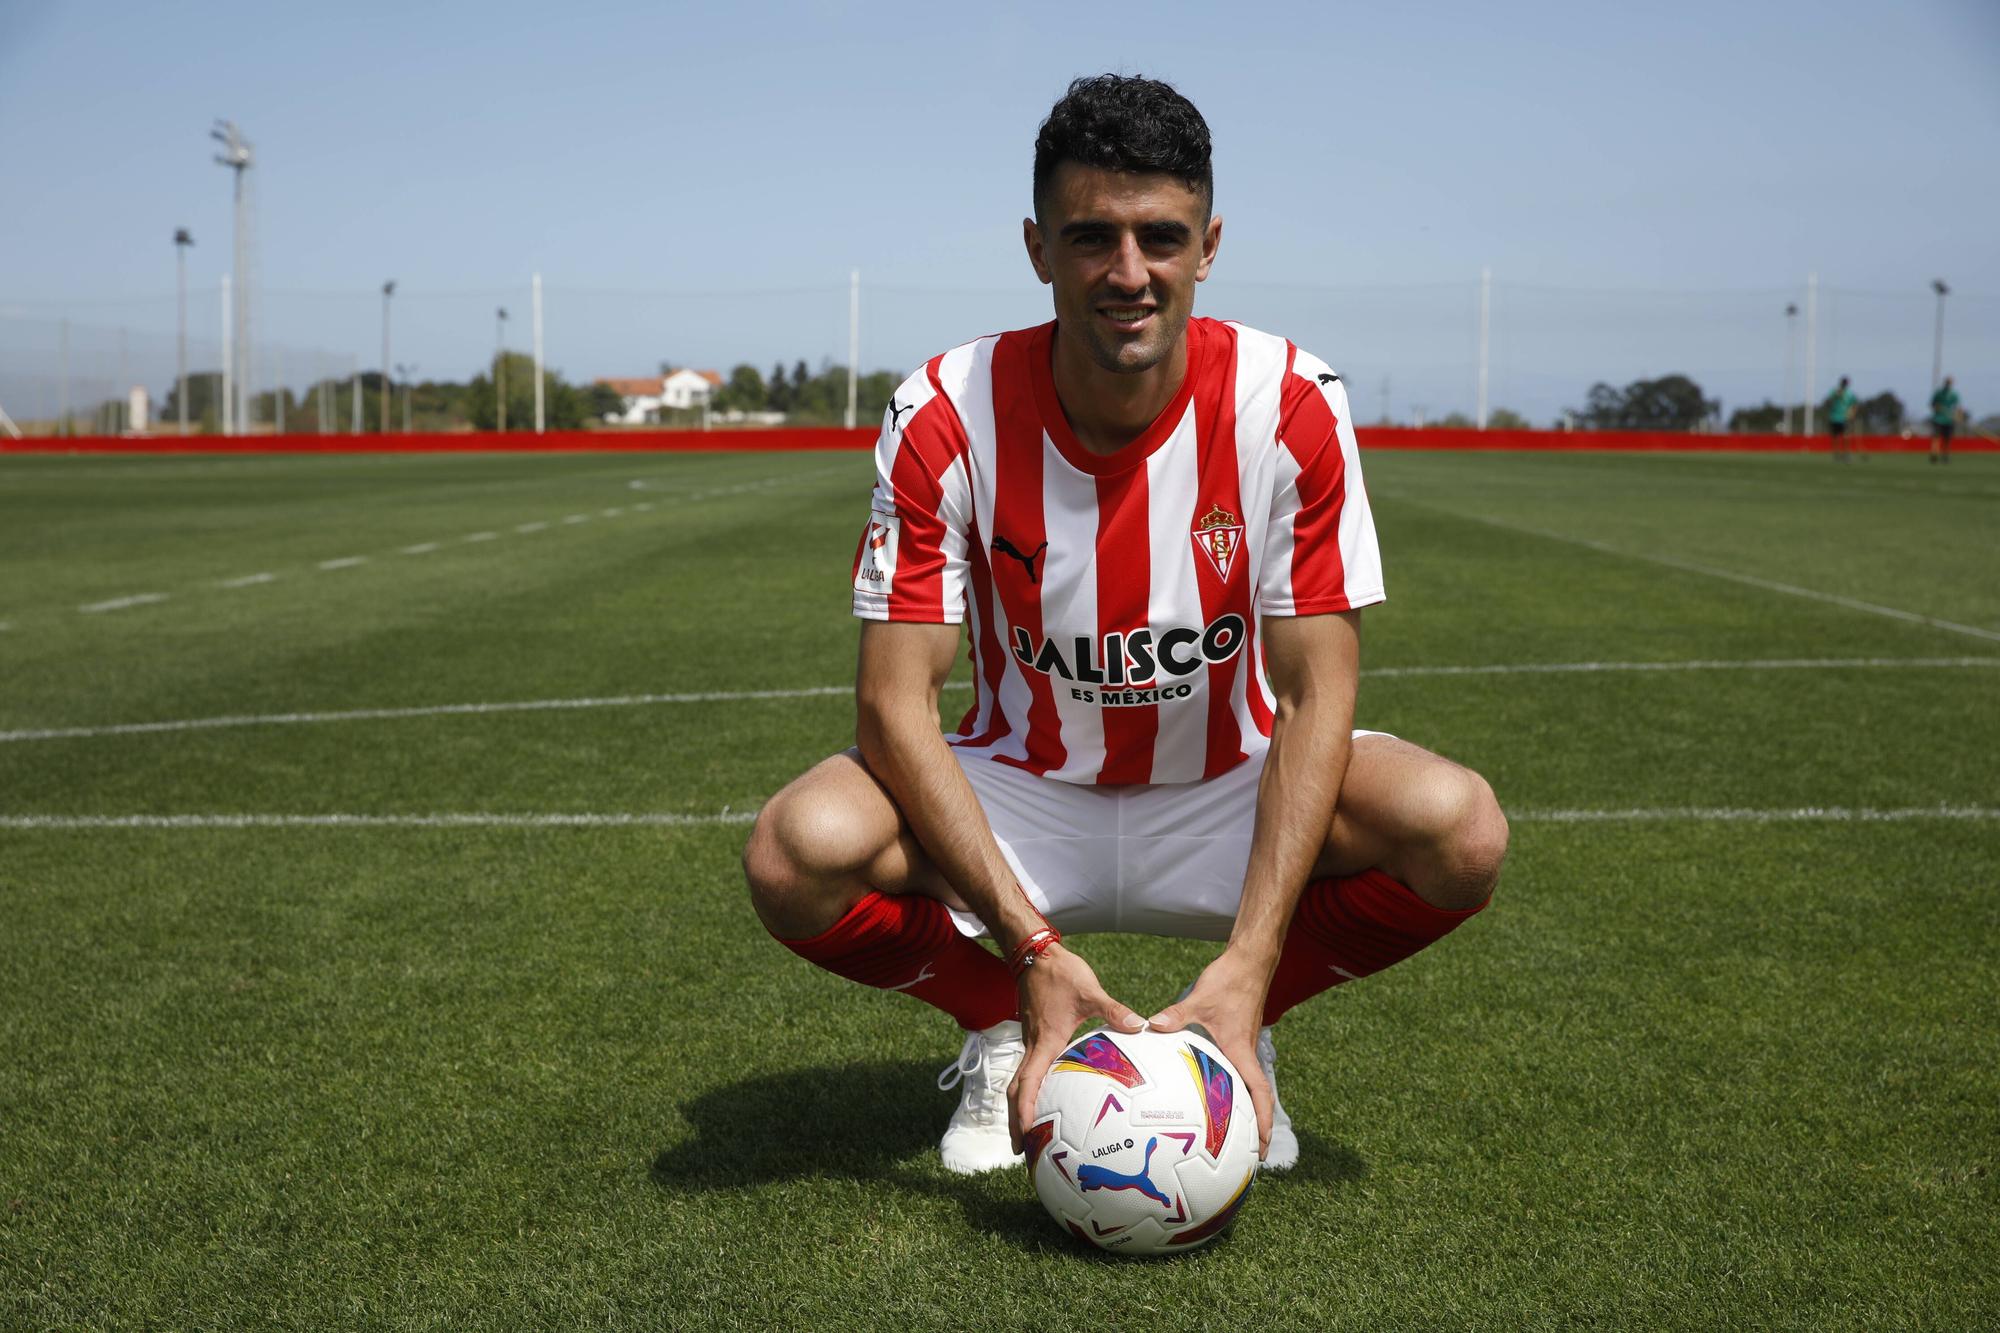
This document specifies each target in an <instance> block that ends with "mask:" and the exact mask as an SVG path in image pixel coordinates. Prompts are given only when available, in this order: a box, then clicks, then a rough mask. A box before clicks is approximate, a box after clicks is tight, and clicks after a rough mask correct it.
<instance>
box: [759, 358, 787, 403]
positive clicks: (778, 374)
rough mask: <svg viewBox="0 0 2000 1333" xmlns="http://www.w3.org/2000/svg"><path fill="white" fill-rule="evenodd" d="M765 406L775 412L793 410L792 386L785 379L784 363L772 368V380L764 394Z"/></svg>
mask: <svg viewBox="0 0 2000 1333" xmlns="http://www.w3.org/2000/svg"><path fill="white" fill-rule="evenodd" d="M764 405H765V406H766V407H768V408H770V410H771V411H773V412H789V411H790V410H791V407H792V386H791V383H790V381H788V380H787V379H786V378H785V363H784V362H782V361H780V362H778V363H777V364H775V365H773V366H772V367H771V380H770V384H769V387H768V388H766V390H765V393H764Z"/></svg>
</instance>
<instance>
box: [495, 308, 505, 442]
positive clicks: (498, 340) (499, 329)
mask: <svg viewBox="0 0 2000 1333" xmlns="http://www.w3.org/2000/svg"><path fill="white" fill-rule="evenodd" d="M493 401H494V404H495V406H497V407H498V408H499V409H500V415H499V418H498V421H499V434H502V435H505V434H506V433H507V307H506V306H504V305H503V306H501V307H500V308H499V309H498V310H496V311H494V312H493Z"/></svg>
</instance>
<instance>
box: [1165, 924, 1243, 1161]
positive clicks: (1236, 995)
mask: <svg viewBox="0 0 2000 1333" xmlns="http://www.w3.org/2000/svg"><path fill="white" fill-rule="evenodd" d="M1270 987H1271V973H1270V969H1269V968H1265V967H1260V966H1258V965H1256V964H1255V963H1252V962H1250V961H1249V960H1247V959H1245V958H1244V957H1243V956H1242V955H1240V954H1237V953H1233V952H1231V951H1230V950H1228V949H1224V950H1223V951H1222V953H1221V955H1220V956H1219V957H1217V958H1216V960H1215V961H1214V962H1212V963H1210V964H1209V965H1208V966H1207V967H1205V968H1203V969H1202V973H1201V976H1199V977H1198V978H1196V979H1195V983H1194V989H1193V990H1191V991H1189V992H1188V996H1187V998H1186V999H1185V1000H1181V1001H1180V1002H1178V1003H1176V1004H1170V1005H1168V1006H1167V1007H1166V1008H1165V1009H1162V1010H1161V1011H1160V1012H1159V1013H1157V1014H1155V1015H1153V1017H1152V1019H1151V1020H1150V1021H1149V1024H1148V1025H1149V1026H1150V1027H1151V1028H1152V1029H1153V1031H1155V1032H1178V1031H1180V1030H1181V1029H1182V1028H1184V1027H1187V1026H1189V1025H1191V1024H1198V1025H1200V1026H1201V1027H1202V1028H1204V1029H1206V1030H1207V1032H1208V1035H1209V1037H1210V1039H1211V1040H1213V1041H1214V1042H1215V1044H1216V1045H1217V1046H1218V1047H1220V1048H1221V1050H1222V1053H1223V1054H1224V1055H1226V1056H1228V1057H1229V1063H1231V1064H1233V1065H1235V1066H1236V1071H1237V1072H1238V1073H1239V1074H1241V1075H1243V1086H1244V1087H1246V1088H1248V1089H1249V1090H1250V1104H1251V1105H1252V1106H1254V1107H1255V1108H1256V1110H1257V1156H1258V1158H1259V1159H1260V1160H1261V1159H1262V1158H1263V1156H1264V1153H1265V1151H1266V1150H1268V1149H1269V1148H1270V1146H1271V1086H1270V1084H1268V1083H1266V1082H1265V1081H1264V1069H1263V1066H1261V1065H1259V1064H1258V1063H1257V1030H1258V1028H1260V1027H1262V1026H1263V1022H1264V996H1265V993H1266V992H1267V991H1268V990H1269V989H1270Z"/></svg>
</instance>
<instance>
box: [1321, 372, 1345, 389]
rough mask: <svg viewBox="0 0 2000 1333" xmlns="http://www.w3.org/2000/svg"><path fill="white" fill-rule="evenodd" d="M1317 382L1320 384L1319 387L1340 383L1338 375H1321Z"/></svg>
mask: <svg viewBox="0 0 2000 1333" xmlns="http://www.w3.org/2000/svg"><path fill="white" fill-rule="evenodd" d="M1319 382H1320V385H1321V387H1325V386H1326V385H1329V384H1338V383H1340V376H1338V375H1321V376H1320V377H1319Z"/></svg>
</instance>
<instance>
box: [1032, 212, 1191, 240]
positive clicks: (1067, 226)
mask: <svg viewBox="0 0 2000 1333" xmlns="http://www.w3.org/2000/svg"><path fill="white" fill-rule="evenodd" d="M1115 230H1117V228H1116V227H1115V226H1114V225H1113V224H1112V223H1110V222H1106V221H1104V220H1103V219H1101V218H1078V219H1077V220H1076V221H1074V222H1065V223H1064V224H1063V225H1062V226H1061V227H1060V228H1059V229H1057V231H1056V235H1057V236H1059V237H1062V238H1064V239H1068V238H1070V237H1072V236H1081V235H1083V234H1084V233H1086V232H1099V231H1115ZM1136 230H1138V231H1139V232H1141V233H1143V234H1144V235H1147V236H1150V237H1156V238H1158V239H1161V240H1175V241H1185V240H1187V239H1188V238H1189V237H1191V236H1193V235H1194V228H1192V227H1190V226H1188V224H1187V223H1185V222H1177V221H1174V220H1172V219H1162V220H1160V221H1158V222H1141V223H1140V224H1139V225H1138V227H1137V228H1136Z"/></svg>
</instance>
